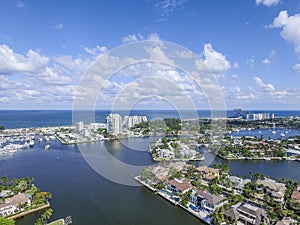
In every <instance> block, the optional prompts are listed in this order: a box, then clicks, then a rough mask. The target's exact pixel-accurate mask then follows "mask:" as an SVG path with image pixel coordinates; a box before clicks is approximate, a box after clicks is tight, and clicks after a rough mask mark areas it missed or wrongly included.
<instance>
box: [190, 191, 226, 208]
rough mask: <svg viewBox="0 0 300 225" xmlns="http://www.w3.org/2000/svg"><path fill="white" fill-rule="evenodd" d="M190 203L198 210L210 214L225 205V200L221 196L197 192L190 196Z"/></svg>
mask: <svg viewBox="0 0 300 225" xmlns="http://www.w3.org/2000/svg"><path fill="white" fill-rule="evenodd" d="M190 202H192V203H193V204H195V205H196V207H197V208H198V209H200V210H203V211H207V212H209V213H212V212H214V211H215V209H216V208H218V207H220V206H222V205H224V204H225V203H227V200H226V199H225V198H224V197H222V196H218V195H213V194H211V193H209V192H208V191H203V190H199V191H197V192H193V193H192V194H191V196H190Z"/></svg>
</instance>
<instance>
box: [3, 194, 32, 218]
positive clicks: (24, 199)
mask: <svg viewBox="0 0 300 225" xmlns="http://www.w3.org/2000/svg"><path fill="white" fill-rule="evenodd" d="M23 204H24V205H27V206H30V205H31V196H30V195H27V194H24V193H19V194H16V195H14V196H13V197H10V198H6V199H5V203H3V204H1V205H0V217H7V216H10V215H12V214H15V213H17V212H19V211H20V206H21V205H23Z"/></svg>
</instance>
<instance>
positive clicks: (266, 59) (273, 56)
mask: <svg viewBox="0 0 300 225" xmlns="http://www.w3.org/2000/svg"><path fill="white" fill-rule="evenodd" d="M275 55H276V50H275V49H273V50H272V51H271V52H270V54H269V57H267V58H265V59H263V60H262V63H263V64H265V65H268V64H271V63H272V62H273V60H274V58H275Z"/></svg>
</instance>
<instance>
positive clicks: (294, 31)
mask: <svg viewBox="0 0 300 225" xmlns="http://www.w3.org/2000/svg"><path fill="white" fill-rule="evenodd" d="M269 27H271V28H282V30H281V32H280V35H281V37H282V38H283V39H284V40H285V41H287V42H288V43H292V44H294V46H295V51H296V52H297V53H298V54H300V29H299V27H300V14H295V15H293V16H289V15H288V13H287V11H286V10H284V11H281V12H280V13H279V15H278V16H277V17H275V18H274V20H273V23H272V24H271V25H269Z"/></svg>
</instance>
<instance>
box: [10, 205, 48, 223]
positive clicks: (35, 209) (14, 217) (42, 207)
mask: <svg viewBox="0 0 300 225" xmlns="http://www.w3.org/2000/svg"><path fill="white" fill-rule="evenodd" d="M49 207H50V203H49V202H48V203H47V204H46V205H42V206H40V207H38V208H34V209H31V210H28V211H25V212H21V213H18V214H16V215H13V216H10V217H8V218H9V219H13V220H16V219H19V218H21V217H24V216H27V215H29V214H31V213H34V212H37V211H40V210H43V209H47V208H49Z"/></svg>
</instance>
